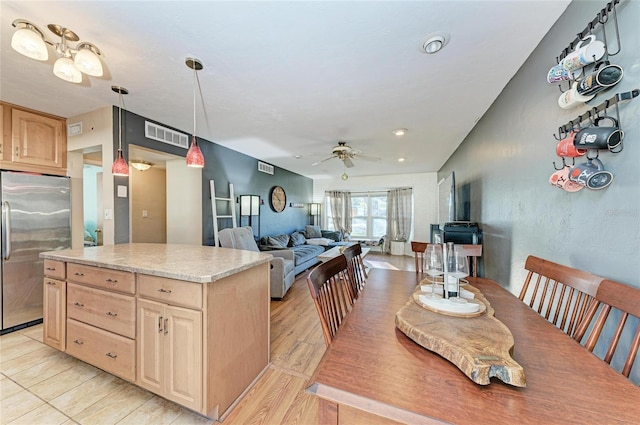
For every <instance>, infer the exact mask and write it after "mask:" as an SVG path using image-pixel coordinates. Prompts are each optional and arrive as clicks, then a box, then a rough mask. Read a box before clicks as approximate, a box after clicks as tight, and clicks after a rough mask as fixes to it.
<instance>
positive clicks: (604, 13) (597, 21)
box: [556, 0, 621, 64]
mask: <svg viewBox="0 0 640 425" xmlns="http://www.w3.org/2000/svg"><path fill="white" fill-rule="evenodd" d="M618 3H620V0H612V1H611V2H609V3H607V5H606V6H605V7H604V8H603V9H602V10H600V12H598V14H597V15H596V17H595V18H593V20H592V21H591V22H589V23H588V24H587V26H586V27H585V28H584V29H583V30H582V31H581V32H579V33H578V34H577V37H576V38H575V40H573V41H572V42H571V43H570V44H569V45H568V46H567V47H565V49H564V50H563V51H562V53H560V55H559V56H556V63H558V64H559V63H560V62H562V60H563V59H564V58H565V57H567V55H568V54H569V53H571V52H573V50H574V48H575V46H577V45H578V43H579V42H580V40H582V39H583V38H584V37H586V36H587V35H590V34H592V33H593V30H594V28H596V26H597V25H602V29H603V30H602V32H603V37H604V43H605V46H606V49H607V53H606V54H605V56H614V55H617V54H618V53H620V49H621V45H620V31H619V30H618V14H617V11H616V5H617V4H618ZM612 12H613V13H612ZM610 13H612V14H613V20H614V28H615V30H616V40H617V44H618V50H617V51H616V52H614V53H611V52H610V51H609V44H608V43H607V35H606V31H605V24H606V23H607V22H608V21H609V14H610Z"/></svg>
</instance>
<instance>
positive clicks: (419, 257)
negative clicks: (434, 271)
mask: <svg viewBox="0 0 640 425" xmlns="http://www.w3.org/2000/svg"><path fill="white" fill-rule="evenodd" d="M427 245H429V244H428V243H427V242H418V241H411V251H413V257H414V260H415V262H416V273H424V253H425V251H426V250H427Z"/></svg>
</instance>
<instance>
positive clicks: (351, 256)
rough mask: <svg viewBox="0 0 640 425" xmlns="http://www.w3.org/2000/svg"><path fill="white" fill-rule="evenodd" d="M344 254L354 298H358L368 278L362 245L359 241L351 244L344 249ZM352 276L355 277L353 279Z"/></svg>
mask: <svg viewBox="0 0 640 425" xmlns="http://www.w3.org/2000/svg"><path fill="white" fill-rule="evenodd" d="M342 254H343V255H344V256H345V258H346V260H347V267H348V268H349V277H350V285H351V290H352V294H353V296H354V299H356V298H358V295H359V294H360V292H361V291H362V289H364V284H365V283H366V279H367V269H366V267H365V265H364V261H363V260H362V246H360V244H359V243H357V244H354V245H350V246H348V247H346V248H345V249H344V251H342ZM351 277H353V279H351Z"/></svg>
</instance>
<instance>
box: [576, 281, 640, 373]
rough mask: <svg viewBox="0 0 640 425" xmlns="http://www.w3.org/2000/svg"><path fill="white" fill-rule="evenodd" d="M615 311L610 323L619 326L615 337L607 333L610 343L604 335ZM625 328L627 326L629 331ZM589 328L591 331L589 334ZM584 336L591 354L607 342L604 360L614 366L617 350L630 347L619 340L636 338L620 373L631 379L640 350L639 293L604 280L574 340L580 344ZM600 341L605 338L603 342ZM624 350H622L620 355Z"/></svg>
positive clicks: (639, 291)
mask: <svg viewBox="0 0 640 425" xmlns="http://www.w3.org/2000/svg"><path fill="white" fill-rule="evenodd" d="M612 309H615V310H618V313H619V314H612V315H611V319H612V320H610V322H612V323H615V321H616V320H617V322H618V323H617V326H616V327H615V331H614V332H613V333H612V332H611V331H609V332H605V334H606V335H609V337H610V341H607V340H606V338H605V337H604V336H603V334H602V330H603V329H604V328H605V325H606V324H607V318H609V313H610V312H611V310H612ZM598 310H600V313H599V314H598V317H597V318H596V320H595V322H594V323H592V320H593V317H594V316H595V314H596V312H597V311H598ZM615 310H614V311H615ZM618 316H619V319H618ZM629 316H633V317H635V319H632V320H627V319H628V318H629ZM625 325H627V326H626V329H625ZM590 327H591V331H590V332H589V333H587V331H588V329H589V328H590ZM585 334H587V335H588V336H587V340H586V342H585V344H584V346H585V348H586V349H587V350H589V351H591V352H593V349H594V348H595V347H596V345H597V344H598V343H599V342H600V344H604V345H605V346H606V344H607V342H608V343H609V347H608V348H607V352H606V353H605V354H604V358H603V359H602V360H604V361H605V362H607V363H608V364H611V360H612V359H613V357H614V355H615V353H616V349H617V348H622V347H627V345H626V344H619V342H620V337H621V336H622V335H625V336H626V335H629V337H630V336H631V335H634V336H633V339H632V340H631V342H630V344H629V345H628V347H629V351H628V353H627V357H626V361H625V363H624V366H623V367H622V370H621V373H622V374H623V375H624V376H626V377H627V378H628V377H629V373H630V372H631V368H632V367H633V363H634V361H635V359H636V356H637V354H638V347H639V346H640V289H638V288H634V287H633V286H629V285H625V284H622V283H620V282H615V281H613V280H609V279H604V280H603V281H602V282H601V283H600V286H599V287H598V291H597V293H596V296H595V299H594V300H593V301H592V302H591V304H590V305H589V309H588V310H587V313H586V315H585V317H584V318H583V320H582V321H581V322H580V324H579V325H578V328H577V330H576V333H575V336H574V339H575V340H576V341H578V342H581V341H582V339H583V337H584V336H585ZM600 337H602V340H601V338H600ZM625 349H626V348H622V350H621V352H622V351H623V350H625Z"/></svg>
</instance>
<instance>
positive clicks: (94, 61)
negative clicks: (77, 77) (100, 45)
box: [73, 43, 103, 77]
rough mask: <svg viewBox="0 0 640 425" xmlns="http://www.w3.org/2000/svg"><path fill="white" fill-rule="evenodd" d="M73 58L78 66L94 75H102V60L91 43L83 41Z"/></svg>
mask: <svg viewBox="0 0 640 425" xmlns="http://www.w3.org/2000/svg"><path fill="white" fill-rule="evenodd" d="M78 47H79V50H78V53H76V57H75V58H74V60H73V63H74V64H75V66H76V68H78V70H80V71H81V72H84V73H85V74H87V75H91V76H92V77H102V74H103V71H102V62H100V58H99V57H98V54H97V53H96V52H95V51H94V50H93V48H92V46H91V45H90V44H89V43H81V44H80V45H79V46H78Z"/></svg>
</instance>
